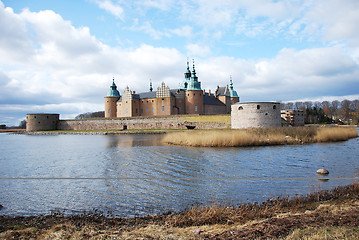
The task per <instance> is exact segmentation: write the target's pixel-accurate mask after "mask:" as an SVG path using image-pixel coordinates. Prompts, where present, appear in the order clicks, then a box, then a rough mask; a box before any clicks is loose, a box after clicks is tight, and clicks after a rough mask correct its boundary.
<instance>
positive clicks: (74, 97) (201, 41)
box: [0, 0, 359, 125]
mask: <svg viewBox="0 0 359 240" xmlns="http://www.w3.org/2000/svg"><path fill="white" fill-rule="evenodd" d="M358 22H359V1H357V0H277V1H272V0H252V1H247V0H222V1H214V0H193V1H190V0H184V1H175V0H158V1H156V0H142V1H123V0H77V1H72V0H62V1H60V0H58V1H56V0H53V1H45V0H16V1H10V0H2V1H1V0H0V124H7V125H17V124H18V123H19V122H20V121H21V120H23V119H24V118H25V116H26V113H30V112H56V113H60V114H61V118H63V119H64V118H73V117H75V116H76V115H78V114H80V113H84V112H89V111H101V110H103V108H104V106H103V105H104V104H103V97H104V96H105V95H106V93H107V91H108V90H109V86H110V85H111V82H112V78H113V77H114V78H115V82H116V84H117V86H118V88H119V90H120V92H122V91H123V90H124V88H125V87H126V86H129V87H130V88H131V90H134V91H136V92H143V91H148V88H149V81H150V79H151V80H152V82H153V86H154V88H155V89H156V88H157V87H158V86H160V84H161V82H163V81H164V82H165V83H166V85H168V86H169V87H170V88H176V87H178V85H179V83H180V82H181V81H182V80H183V73H184V71H185V67H186V60H187V57H189V58H190V59H193V58H194V59H195V63H196V70H197V75H198V77H199V80H200V81H201V82H202V88H203V89H206V90H208V89H211V90H212V91H214V90H215V88H216V87H217V85H220V86H224V85H226V84H228V82H229V78H230V76H232V78H233V82H234V87H235V89H236V90H237V92H238V94H239V95H240V97H241V101H244V102H245V101H296V100H312V101H317V100H318V101H321V100H334V99H338V100H342V99H345V98H347V99H358V98H359V25H358V24H357V23H358Z"/></svg>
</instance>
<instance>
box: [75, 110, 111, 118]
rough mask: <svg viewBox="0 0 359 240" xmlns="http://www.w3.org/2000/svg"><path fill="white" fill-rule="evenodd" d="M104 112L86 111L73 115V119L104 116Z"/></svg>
mask: <svg viewBox="0 0 359 240" xmlns="http://www.w3.org/2000/svg"><path fill="white" fill-rule="evenodd" d="M104 117H105V112H104V111H98V112H87V113H81V114H79V115H77V116H76V117H75V119H88V118H104Z"/></svg>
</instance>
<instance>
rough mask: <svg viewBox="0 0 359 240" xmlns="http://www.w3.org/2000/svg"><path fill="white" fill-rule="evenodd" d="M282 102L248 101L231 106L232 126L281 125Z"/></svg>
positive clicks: (237, 127)
mask: <svg viewBox="0 0 359 240" xmlns="http://www.w3.org/2000/svg"><path fill="white" fill-rule="evenodd" d="M280 114H281V112H280V103H278V102H247V103H241V102H239V103H236V104H233V105H232V106H231V126H232V128H236V129H239V128H258V127H280V126H281V125H282V124H281V115H280Z"/></svg>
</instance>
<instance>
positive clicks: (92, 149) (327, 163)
mask: <svg viewBox="0 0 359 240" xmlns="http://www.w3.org/2000/svg"><path fill="white" fill-rule="evenodd" d="M161 137H162V136H161V135H53V136H27V135H8V134H0V154H1V155H0V166H1V167H0V187H1V193H0V204H1V205H3V206H4V207H3V208H2V210H0V214H1V215H38V214H48V213H51V211H56V210H59V211H63V212H65V213H81V212H84V211H91V210H93V209H98V210H101V211H103V212H111V213H112V214H114V215H115V216H120V217H133V216H143V215H147V214H157V213H163V212H166V211H180V210H183V209H186V208H188V207H191V206H192V205H205V204H209V203H224V204H236V203H241V202H253V201H257V202H261V201H265V200H267V199H268V198H271V197H277V196H295V195H297V194H299V195H303V194H308V193H310V192H311V191H313V190H318V189H331V188H333V187H336V186H339V185H347V184H350V183H352V182H354V181H357V180H358V179H359V178H358V176H359V161H358V159H357V158H358V156H359V148H358V144H359V139H358V138H356V139H352V140H349V141H346V142H339V143H326V144H312V145H298V146H274V147H273V146H272V147H250V148H192V147H180V146H167V145H164V144H162V143H161ZM322 167H325V168H326V169H328V170H329V171H330V174H329V176H328V177H326V178H329V180H328V181H323V180H318V178H323V177H320V176H319V175H317V174H316V173H315V171H316V170H317V169H319V168H322Z"/></svg>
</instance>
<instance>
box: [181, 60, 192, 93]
mask: <svg viewBox="0 0 359 240" xmlns="http://www.w3.org/2000/svg"><path fill="white" fill-rule="evenodd" d="M184 78H185V79H184V80H183V82H182V83H181V84H180V86H179V88H180V89H184V90H186V89H187V87H188V84H189V81H190V79H191V70H190V69H189V62H188V59H187V69H186V72H185V73H184Z"/></svg>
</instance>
